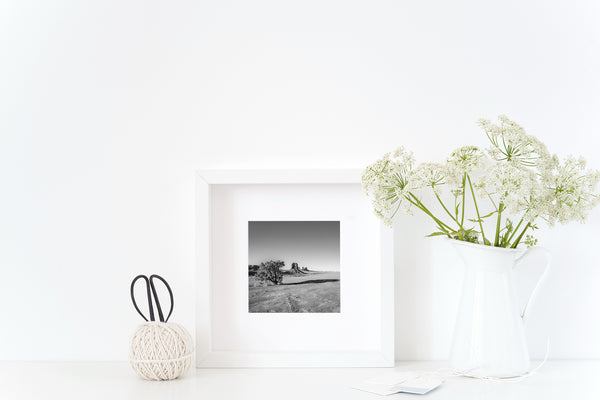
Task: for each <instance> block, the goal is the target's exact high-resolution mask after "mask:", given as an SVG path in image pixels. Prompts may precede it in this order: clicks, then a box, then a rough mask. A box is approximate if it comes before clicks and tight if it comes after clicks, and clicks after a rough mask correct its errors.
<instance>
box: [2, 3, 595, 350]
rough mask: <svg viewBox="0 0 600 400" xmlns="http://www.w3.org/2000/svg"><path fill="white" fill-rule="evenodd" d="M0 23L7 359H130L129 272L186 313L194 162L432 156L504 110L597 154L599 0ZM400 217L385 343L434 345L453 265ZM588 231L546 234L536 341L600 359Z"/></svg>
mask: <svg viewBox="0 0 600 400" xmlns="http://www.w3.org/2000/svg"><path fill="white" fill-rule="evenodd" d="M0 38H1V39H0V46H1V47H0V268H1V270H0V272H1V273H0V304H1V306H0V315H2V319H1V322H0V359H26V360H30V359H31V360H87V359H101V360H105V359H106V360H108V359H125V358H126V348H127V342H128V340H129V336H130V334H131V332H132V330H133V328H134V327H135V326H136V325H137V323H138V322H139V317H138V316H137V314H136V313H135V312H134V311H133V308H132V306H131V304H130V300H129V297H128V296H129V294H128V289H129V288H128V285H129V282H130V280H131V278H132V277H133V276H134V275H135V274H137V273H145V272H156V273H159V274H161V275H165V276H167V277H168V279H169V281H170V282H171V284H172V286H173V287H174V289H175V295H176V306H175V312H174V317H173V318H174V319H175V320H178V321H179V322H181V323H183V324H185V325H186V326H188V327H190V328H191V327H193V322H194V309H193V304H194V301H193V299H194V286H193V276H194V171H195V170H196V169H198V168H252V167H265V168H287V167H299V168H320V167H357V166H364V165H366V164H367V163H369V162H371V161H373V160H374V159H375V158H377V157H379V156H380V155H381V154H382V153H384V152H385V151H388V150H390V149H392V148H394V147H396V146H397V145H400V144H403V145H405V146H407V147H408V148H411V149H413V150H414V151H415V153H416V154H417V156H418V158H419V160H422V161H423V160H435V159H440V158H442V157H444V156H445V155H446V154H447V153H448V152H449V151H450V150H451V149H453V148H454V147H457V146H459V145H463V144H466V143H473V144H481V145H483V144H484V137H482V135H481V133H480V132H479V130H478V129H477V127H476V126H475V123H474V122H475V120H476V119H477V118H478V117H482V116H483V117H488V118H494V117H495V116H496V115H498V114H500V113H506V114H507V115H509V116H510V117H511V118H513V119H515V120H517V121H518V122H520V123H521V124H522V125H523V126H525V127H526V128H527V129H528V131H529V132H530V133H533V134H536V135H538V136H539V137H540V138H541V139H542V140H544V141H545V142H546V143H547V145H548V147H549V148H550V149H551V150H552V151H555V152H558V153H559V154H560V155H566V154H568V153H576V154H583V155H584V156H586V157H587V159H588V160H589V163H590V165H591V166H593V167H595V168H600V154H599V153H598V148H599V145H600V135H599V132H600V112H599V111H600V73H599V71H600V3H598V2H596V1H594V0H588V1H528V2H523V1H502V2H500V1H498V2H480V1H477V0H464V1H453V2H446V1H419V2H409V1H362V2H357V1H341V0H318V1H312V0H307V1H297V2H291V1H285V2H283V1H275V0H273V1H265V0H261V1H252V2H249V1H243V0H234V1H229V2H224V1H216V0H213V1H205V2H195V1H191V0H189V1H170V2H167V1H162V2H160V1H147V0H145V1H142V0H138V1H135V0H126V1H123V0H119V1H66V0H62V1H60V0H59V1H53V2H48V1H27V0H18V1H17V0H11V1H3V2H1V3H0ZM396 228H397V240H396V262H397V278H396V279H397V282H396V289H397V304H398V310H397V313H396V317H397V322H396V329H397V333H396V338H397V339H396V342H397V343H396V344H397V350H396V355H397V357H398V358H400V359H414V358H417V359H429V358H436V359H443V358H445V357H446V355H447V350H448V343H449V340H450V336H451V333H452V321H453V318H454V315H453V313H454V308H453V307H455V303H456V301H457V300H456V299H457V296H458V291H459V287H460V274H459V273H457V272H454V271H451V270H449V269H448V268H444V266H445V263H444V262H440V261H439V259H440V254H443V253H439V252H434V253H432V252H431V251H430V247H431V246H437V244H436V243H435V242H431V241H426V240H424V239H422V234H424V233H428V231H429V230H430V226H429V223H428V222H427V221H426V220H425V219H424V218H422V217H414V218H412V219H409V218H404V217H403V218H401V219H400V221H399V223H398V225H397V226H396ZM599 234H600V210H596V211H595V212H594V213H593V215H592V216H591V218H590V220H589V222H588V223H587V224H586V225H578V224H576V225H571V226H568V227H558V228H556V229H554V230H552V231H550V232H542V234H541V243H543V244H545V245H546V246H548V247H550V248H551V249H552V251H553V253H554V255H555V268H554V270H553V271H552V273H551V275H550V277H549V280H548V286H547V287H546V290H545V291H544V292H543V294H542V295H541V297H540V299H539V300H540V302H539V303H538V304H537V306H536V308H535V309H534V310H532V311H533V312H534V313H533V314H532V317H531V320H530V321H529V325H528V334H529V338H530V343H531V346H532V353H533V356H536V357H541V356H542V355H543V353H544V349H545V341H546V337H547V336H549V337H550V339H551V346H552V353H551V356H552V357H554V358H592V357H600V341H599V340H598V337H600V290H599V288H600V265H599V259H598V251H597V246H598V244H597V243H598V239H599V237H600V235H599ZM432 258H433V260H432ZM441 258H442V261H444V260H443V258H444V257H441ZM533 273H534V269H532V271H531V274H529V275H527V274H525V275H526V279H525V281H527V280H531V279H533Z"/></svg>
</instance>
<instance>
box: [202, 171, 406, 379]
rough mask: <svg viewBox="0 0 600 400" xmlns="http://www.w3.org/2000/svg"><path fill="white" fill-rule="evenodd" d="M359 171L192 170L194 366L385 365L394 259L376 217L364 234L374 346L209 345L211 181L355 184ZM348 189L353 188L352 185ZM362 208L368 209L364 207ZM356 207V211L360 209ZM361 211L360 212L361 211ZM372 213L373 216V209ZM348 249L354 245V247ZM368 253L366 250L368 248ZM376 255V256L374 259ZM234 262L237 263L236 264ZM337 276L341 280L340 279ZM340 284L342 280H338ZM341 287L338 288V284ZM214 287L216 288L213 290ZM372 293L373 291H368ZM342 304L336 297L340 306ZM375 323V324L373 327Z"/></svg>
mask: <svg viewBox="0 0 600 400" xmlns="http://www.w3.org/2000/svg"><path fill="white" fill-rule="evenodd" d="M360 176H361V171H360V170H355V169H343V170H201V171H197V173H196V206H197V215H196V259H197V266H196V366H197V367H198V368H247V367H267V368H268V367H391V366H393V365H394V264H393V234H392V229H391V228H388V227H386V226H384V225H383V224H382V223H380V222H376V224H374V225H372V226H375V227H376V229H373V232H372V234H371V235H370V237H372V238H374V239H373V240H375V241H376V246H375V247H374V248H375V249H376V251H375V253H379V254H373V256H371V255H369V257H371V258H373V264H374V265H375V268H376V267H377V266H379V268H380V269H379V271H377V274H374V276H375V277H376V278H373V279H374V280H376V282H375V283H376V286H374V287H375V289H372V290H373V291H374V292H373V293H377V296H378V295H380V296H381V298H380V299H377V300H378V301H377V303H376V304H378V305H379V306H380V309H379V310H373V313H374V314H375V315H377V316H378V317H377V323H378V326H377V330H376V331H375V332H377V335H376V338H375V341H376V346H374V347H373V348H372V349H371V348H369V349H367V350H365V349H360V348H357V349H348V350H343V351H340V350H339V349H335V350H331V351H328V350H325V351H323V350H318V351H314V350H311V349H308V348H307V349H306V350H301V351H298V349H297V348H296V349H294V350H292V351H287V350H286V351H281V349H277V350H273V351H262V350H261V351H255V350H252V349H248V350H245V349H239V348H236V349H231V350H230V349H215V346H214V343H215V337H213V334H214V333H213V321H215V320H214V316H213V307H214V305H213V304H212V302H213V301H212V300H211V299H212V298H213V297H212V296H213V294H212V290H213V288H212V286H213V273H212V266H213V256H214V255H213V254H211V251H212V250H213V244H214V243H213V241H214V237H213V232H214V231H213V226H212V221H213V217H214V215H213V210H214V205H213V204H212V198H213V195H212V192H213V189H214V188H215V185H265V184H268V185H296V184H304V185H314V184H317V185H335V184H356V185H360ZM353 190H354V189H353ZM364 208H365V210H364V212H366V213H367V212H368V213H370V214H371V215H373V213H372V210H370V208H367V207H364ZM360 212H362V211H360ZM361 215H362V214H361ZM373 218H376V217H375V216H374V215H373ZM354 251H360V249H359V250H356V249H355V250H354ZM369 254H371V253H369ZM377 258H378V259H377ZM236 265H237V264H236ZM342 282H343V280H342ZM342 284H343V283H342ZM342 290H343V289H342ZM216 293H220V292H216ZM373 297H376V296H373ZM343 307H344V304H343V303H342V310H343ZM337 315H338V318H339V315H340V314H337ZM374 329H375V328H374Z"/></svg>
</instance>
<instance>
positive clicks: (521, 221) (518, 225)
mask: <svg viewBox="0 0 600 400" xmlns="http://www.w3.org/2000/svg"><path fill="white" fill-rule="evenodd" d="M524 218H525V217H523V218H521V220H520V221H519V223H518V224H517V226H516V228H515V230H514V231H513V233H512V234H511V235H510V237H509V238H508V240H507V241H506V247H508V246H509V245H510V241H511V240H512V238H513V236H515V233H517V231H518V230H519V227H520V226H521V224H522V223H523V219H524Z"/></svg>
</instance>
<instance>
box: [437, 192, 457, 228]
mask: <svg viewBox="0 0 600 400" xmlns="http://www.w3.org/2000/svg"><path fill="white" fill-rule="evenodd" d="M434 194H435V197H436V198H437V199H438V201H439V202H440V204H441V205H442V208H443V209H444V211H446V213H447V214H448V215H449V216H450V218H452V220H453V221H454V222H456V223H457V224H458V226H459V227H460V229H463V227H462V224H461V223H460V222H458V218H455V217H454V216H453V215H452V213H451V212H450V211H448V209H447V208H446V205H445V204H444V202H443V201H442V199H440V196H438V194H437V193H435V192H434Z"/></svg>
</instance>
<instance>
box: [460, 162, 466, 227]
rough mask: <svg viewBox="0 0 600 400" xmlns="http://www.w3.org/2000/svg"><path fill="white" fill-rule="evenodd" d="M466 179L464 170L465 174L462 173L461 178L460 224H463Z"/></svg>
mask: <svg viewBox="0 0 600 400" xmlns="http://www.w3.org/2000/svg"><path fill="white" fill-rule="evenodd" d="M466 180H467V173H466V172H465V174H464V175H463V180H462V195H463V198H462V216H461V217H460V226H463V224H464V223H465V191H466V184H467V182H466Z"/></svg>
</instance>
